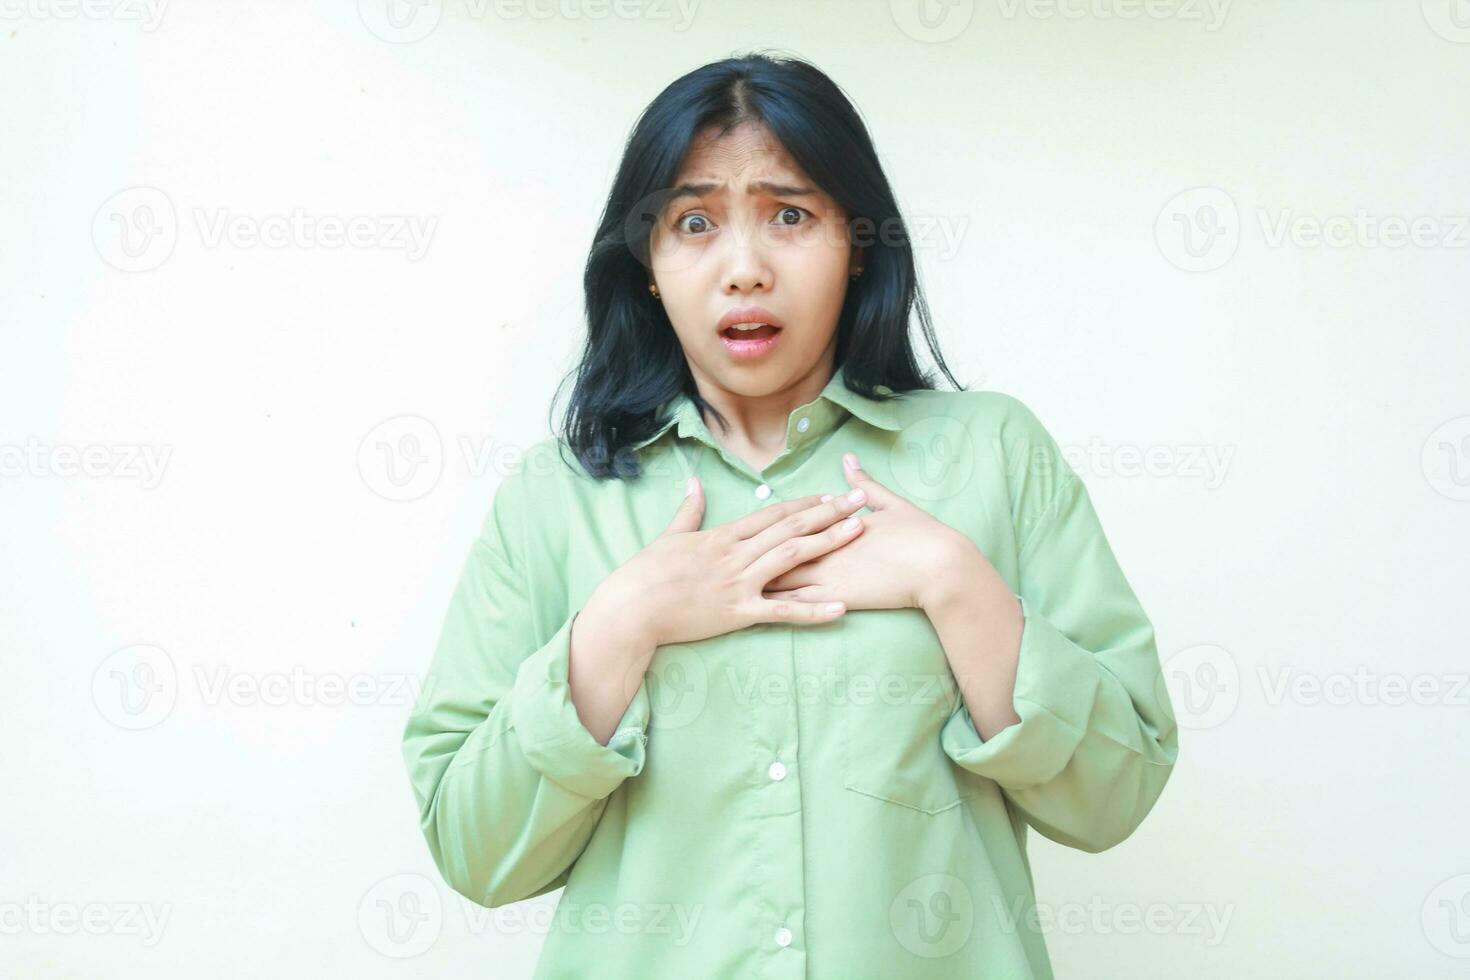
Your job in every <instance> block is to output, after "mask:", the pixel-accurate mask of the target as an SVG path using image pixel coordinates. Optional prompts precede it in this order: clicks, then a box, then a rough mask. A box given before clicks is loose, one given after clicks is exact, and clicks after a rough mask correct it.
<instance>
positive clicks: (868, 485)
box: [762, 453, 998, 609]
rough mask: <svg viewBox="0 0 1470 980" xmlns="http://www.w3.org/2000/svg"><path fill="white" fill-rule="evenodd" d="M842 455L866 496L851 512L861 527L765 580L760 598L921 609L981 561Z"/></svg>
mask: <svg viewBox="0 0 1470 980" xmlns="http://www.w3.org/2000/svg"><path fill="white" fill-rule="evenodd" d="M849 460H851V462H848V461H849ZM843 461H844V463H845V464H847V465H844V466H843V474H844V475H845V476H846V477H847V482H848V484H849V485H850V486H852V487H853V488H855V489H856V488H861V489H862V490H863V491H864V493H866V494H867V500H866V502H865V505H866V506H867V507H869V508H871V510H872V513H859V514H857V515H856V516H857V517H858V518H859V519H861V520H862V522H863V527H862V530H861V531H860V532H859V533H858V535H857V536H856V537H855V538H853V539H851V540H850V541H848V542H847V543H846V544H844V545H843V546H842V547H840V548H838V549H837V550H835V551H830V552H828V553H826V554H824V555H822V556H821V557H820V558H815V559H813V560H811V561H809V562H807V563H805V564H803V565H798V566H796V567H795V568H793V569H791V570H790V571H787V572H785V573H784V574H782V575H778V576H777V577H776V578H774V579H772V580H771V581H770V582H768V583H767V584H766V587H765V589H764V590H763V591H762V594H763V595H765V596H766V597H767V598H771V599H783V598H792V599H800V600H802V601H803V602H826V601H839V602H844V603H846V604H847V608H848V609H903V608H909V607H912V608H917V609H925V608H928V607H929V606H930V605H931V604H932V603H934V602H937V601H938V600H939V598H940V597H941V595H943V594H944V590H945V588H946V587H947V586H952V585H953V583H955V582H956V581H958V580H960V579H961V578H962V577H964V576H967V575H968V573H969V572H970V571H972V570H973V569H971V568H969V567H967V566H968V563H970V562H973V561H974V560H975V559H976V558H978V559H979V561H981V562H984V563H985V564H986V565H989V561H988V560H986V559H985V556H984V555H983V554H982V553H981V552H980V550H979V549H978V548H976V547H975V546H974V544H973V543H972V542H971V541H970V540H969V539H968V538H966V537H965V536H964V535H962V534H961V533H960V532H958V531H956V530H955V529H954V528H952V527H950V526H949V525H948V524H945V523H944V522H943V521H940V520H938V519H937V518H935V517H933V516H932V515H930V514H929V513H928V512H926V511H924V510H923V509H921V508H920V507H918V506H916V505H914V504H912V503H910V502H909V501H908V500H905V499H904V498H903V497H901V496H899V495H898V494H897V493H895V492H894V491H892V490H890V489H888V488H887V487H885V486H884V485H883V484H881V483H879V482H878V481H877V480H874V479H873V478H872V477H870V476H868V474H867V473H866V472H865V471H864V470H863V469H862V467H861V466H860V465H858V463H857V458H856V457H855V456H853V455H852V454H851V453H847V454H845V455H844V457H843ZM997 577H998V576H997Z"/></svg>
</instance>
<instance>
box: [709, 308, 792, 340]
mask: <svg viewBox="0 0 1470 980" xmlns="http://www.w3.org/2000/svg"><path fill="white" fill-rule="evenodd" d="M783 326H784V324H783V323H782V322H781V320H780V318H778V317H777V316H776V314H774V313H772V312H771V311H770V310H768V309H766V308H765V307H763V306H737V307H735V309H733V310H728V311H726V313H725V315H724V316H722V317H720V322H719V325H718V326H717V327H716V329H717V330H718V331H719V332H720V335H721V336H723V337H729V338H732V339H735V340H763V339H769V338H771V337H774V336H775V335H776V334H777V333H779V332H780V331H781V328H782V327H783ZM742 328H744V329H742Z"/></svg>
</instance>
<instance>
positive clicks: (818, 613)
mask: <svg viewBox="0 0 1470 980" xmlns="http://www.w3.org/2000/svg"><path fill="white" fill-rule="evenodd" d="M845 612H847V606H845V605H844V604H843V603H841V602H798V601H796V600H795V599H767V600H765V601H764V602H762V603H761V608H760V612H759V613H758V614H757V617H756V621H757V622H762V623H826V622H830V621H832V620H834V619H837V618H838V617H840V616H841V615H842V614H843V613H845Z"/></svg>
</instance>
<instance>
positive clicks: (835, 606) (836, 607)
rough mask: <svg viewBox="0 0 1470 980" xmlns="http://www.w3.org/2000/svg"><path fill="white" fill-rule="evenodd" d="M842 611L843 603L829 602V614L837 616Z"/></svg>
mask: <svg viewBox="0 0 1470 980" xmlns="http://www.w3.org/2000/svg"><path fill="white" fill-rule="evenodd" d="M840 612H842V603H840V602H829V603H827V615H829V616H836V615H837V614H838V613H840Z"/></svg>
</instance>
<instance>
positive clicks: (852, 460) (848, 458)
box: [842, 453, 858, 469]
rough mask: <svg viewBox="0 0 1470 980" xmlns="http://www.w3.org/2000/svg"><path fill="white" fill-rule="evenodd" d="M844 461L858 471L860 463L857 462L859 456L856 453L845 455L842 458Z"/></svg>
mask: <svg viewBox="0 0 1470 980" xmlns="http://www.w3.org/2000/svg"><path fill="white" fill-rule="evenodd" d="M842 460H843V462H845V463H846V464H847V465H848V466H850V467H852V468H853V469H857V464H858V461H857V454H856V453H847V454H846V455H844V456H843V457H842Z"/></svg>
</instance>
